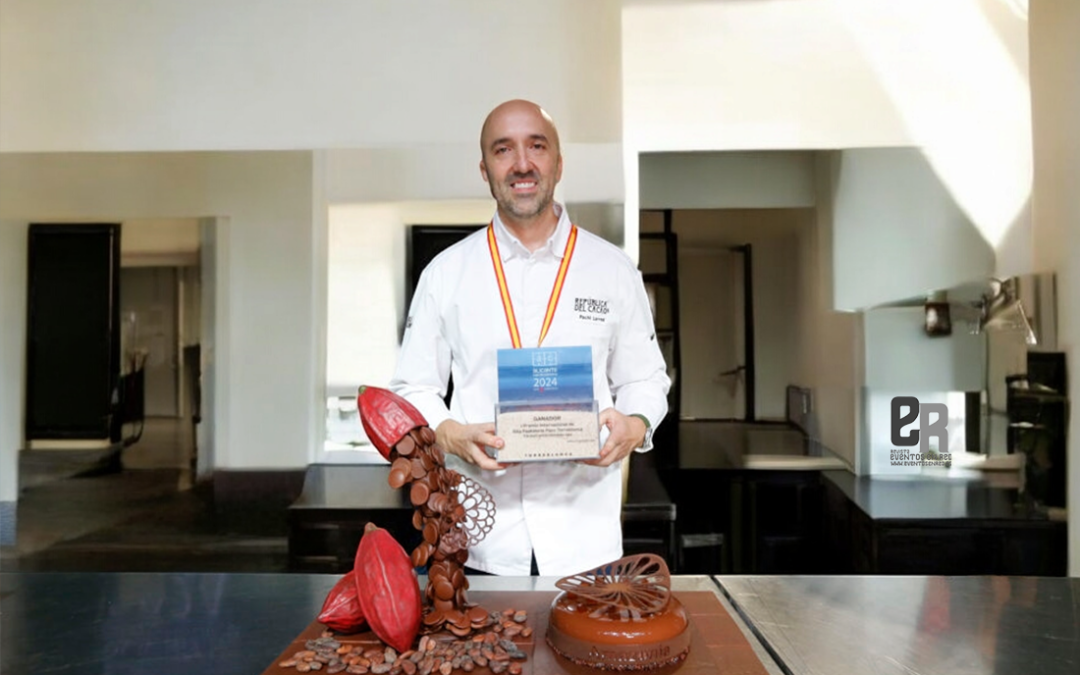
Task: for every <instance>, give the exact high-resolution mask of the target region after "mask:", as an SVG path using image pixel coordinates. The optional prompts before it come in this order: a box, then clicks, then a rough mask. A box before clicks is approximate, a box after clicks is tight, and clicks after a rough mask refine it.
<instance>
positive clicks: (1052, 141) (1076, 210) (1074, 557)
mask: <svg viewBox="0 0 1080 675" xmlns="http://www.w3.org/2000/svg"><path fill="white" fill-rule="evenodd" d="M1077 35H1080V3H1075V2H1061V1H1060V0H1032V2H1031V86H1032V100H1031V107H1032V117H1033V130H1034V148H1035V188H1034V196H1033V200H1032V213H1033V218H1034V222H1035V256H1036V259H1037V260H1038V261H1039V267H1040V268H1041V269H1045V270H1055V271H1056V272H1057V284H1058V286H1057V288H1058V318H1059V323H1058V346H1059V348H1060V349H1061V350H1062V351H1064V352H1065V354H1066V361H1067V364H1068V369H1069V373H1070V376H1069V398H1070V400H1071V401H1072V402H1073V404H1072V405H1073V407H1074V410H1075V407H1076V405H1077V403H1076V402H1077V401H1080V377H1078V367H1077V358H1076V357H1077V354H1078V353H1080V351H1078V350H1080V190H1077V186H1076V176H1077V175H1078V174H1080V126H1078V124H1077V120H1080V83H1078V82H1077V79H1076V73H1077V68H1078V67H1080V40H1077V39H1076V36H1077ZM1068 439H1069V449H1068V454H1069V456H1068V471H1069V476H1068V490H1069V501H1068V508H1069V512H1070V513H1071V514H1072V516H1071V517H1070V518H1069V574H1070V576H1074V577H1077V576H1080V517H1077V515H1076V514H1078V513H1080V415H1078V414H1075V412H1074V414H1072V415H1070V421H1069V431H1068Z"/></svg>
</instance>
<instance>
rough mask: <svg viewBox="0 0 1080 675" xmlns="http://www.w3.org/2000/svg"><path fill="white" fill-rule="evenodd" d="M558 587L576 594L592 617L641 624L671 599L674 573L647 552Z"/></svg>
mask: <svg viewBox="0 0 1080 675" xmlns="http://www.w3.org/2000/svg"><path fill="white" fill-rule="evenodd" d="M555 586H556V587H558V588H559V589H561V590H564V591H566V592H567V593H568V594H571V595H573V596H574V597H575V598H576V599H577V600H578V601H579V602H581V603H582V604H583V605H584V607H585V609H588V610H589V616H590V617H591V618H594V619H595V618H608V619H615V620H619V621H641V620H642V619H643V618H644V617H646V616H649V615H651V614H655V613H656V612H660V611H662V610H663V609H664V608H665V607H667V604H668V602H669V601H670V600H671V573H670V572H669V571H668V567H667V563H665V562H664V559H663V558H661V557H660V556H657V555H653V554H651V553H646V554H642V555H632V556H627V557H625V558H620V559H619V560H616V561H614V562H610V563H608V564H606V565H603V566H601V567H598V568H596V569H595V570H593V571H591V572H583V573H581V574H575V575H573V576H569V577H563V578H562V579H559V581H558V582H556V583H555Z"/></svg>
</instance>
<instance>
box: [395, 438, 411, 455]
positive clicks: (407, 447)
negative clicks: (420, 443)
mask: <svg viewBox="0 0 1080 675" xmlns="http://www.w3.org/2000/svg"><path fill="white" fill-rule="evenodd" d="M394 449H395V450H397V451H398V454H399V455H402V456H403V457H408V456H409V455H411V454H412V453H413V450H415V449H416V442H415V441H414V440H413V439H411V438H409V437H408V436H404V437H403V438H402V439H401V440H400V441H398V444H397V445H395V446H394Z"/></svg>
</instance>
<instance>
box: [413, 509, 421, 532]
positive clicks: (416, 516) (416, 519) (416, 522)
mask: <svg viewBox="0 0 1080 675" xmlns="http://www.w3.org/2000/svg"><path fill="white" fill-rule="evenodd" d="M412 526H413V527H415V528H416V529H418V530H422V529H424V516H423V514H421V513H420V511H413V512H412Z"/></svg>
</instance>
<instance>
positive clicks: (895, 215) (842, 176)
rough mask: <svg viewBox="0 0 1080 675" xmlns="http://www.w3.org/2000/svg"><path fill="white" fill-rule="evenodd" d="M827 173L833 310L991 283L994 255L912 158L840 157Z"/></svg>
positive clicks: (874, 152)
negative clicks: (830, 191)
mask: <svg viewBox="0 0 1080 675" xmlns="http://www.w3.org/2000/svg"><path fill="white" fill-rule="evenodd" d="M833 156H834V157H835V155H833ZM832 171H833V178H832V181H833V183H832V184H833V186H834V187H833V200H834V205H833V214H834V215H833V247H834V255H833V261H834V266H833V275H834V276H833V289H834V294H833V298H834V300H833V302H834V307H835V308H836V309H840V310H854V309H863V308H866V307H872V306H874V305H877V304H882V303H887V302H894V301H896V300H901V299H905V298H914V297H918V296H925V295H926V294H927V293H929V292H930V291H933V290H935V289H946V288H949V287H952V286H956V285H958V284H961V283H965V282H970V281H978V280H982V279H986V278H987V277H989V276H992V275H993V273H994V250H993V248H991V247H990V245H989V244H988V243H987V242H986V241H985V240H984V239H983V238H982V237H981V236H980V234H979V231H978V230H977V229H976V228H975V226H974V225H972V223H971V221H970V220H969V219H968V218H967V217H966V216H965V215H964V213H963V212H962V211H961V210H960V208H959V207H958V206H957V205H956V202H955V201H954V200H953V198H952V197H951V196H950V194H949V192H948V190H947V189H946V188H945V186H944V185H943V184H942V183H941V181H940V179H939V178H938V177H937V175H935V173H934V170H933V167H931V166H930V164H929V162H927V161H926V159H925V158H924V157H923V155H922V154H921V153H920V152H919V151H918V150H915V149H913V148H879V149H858V150H844V151H842V152H841V153H839V159H838V160H837V163H836V164H835V165H833V166H832Z"/></svg>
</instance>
